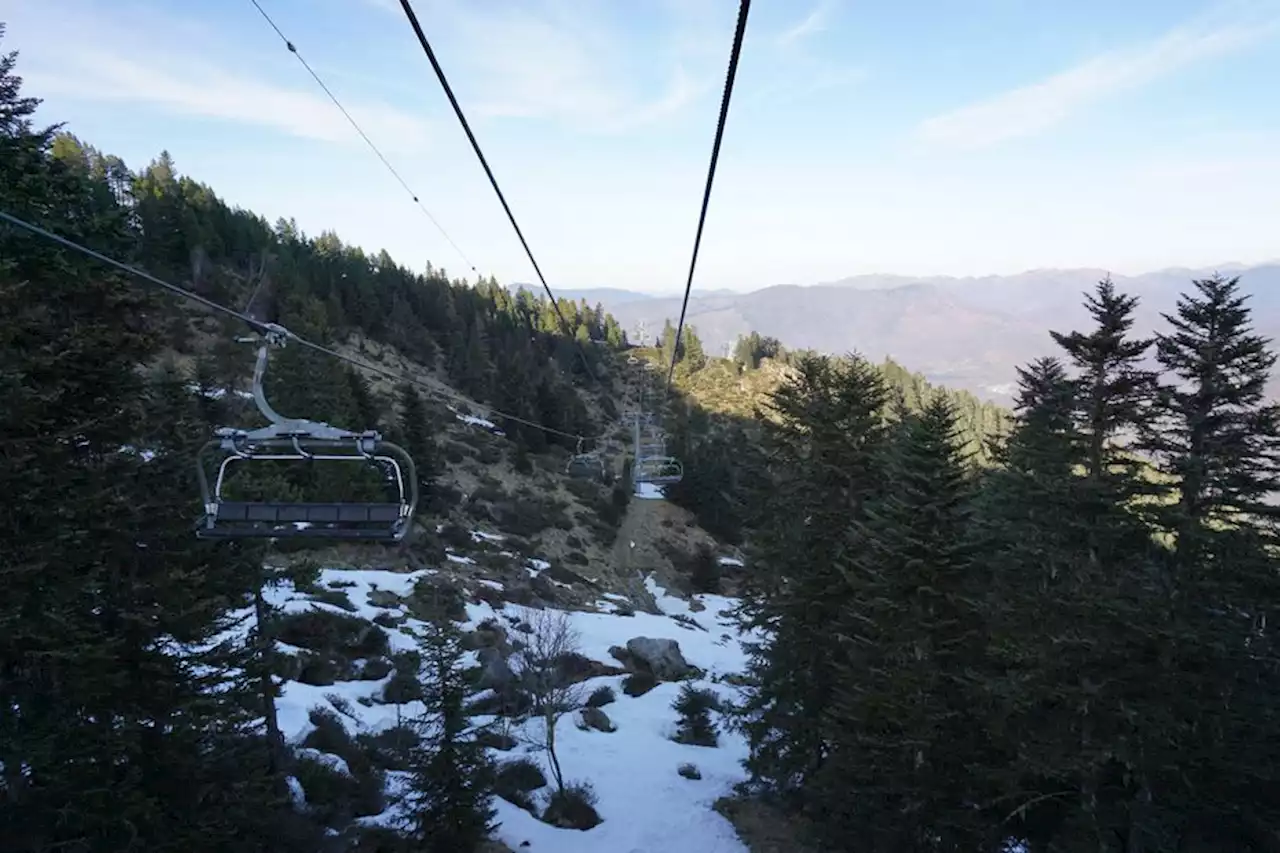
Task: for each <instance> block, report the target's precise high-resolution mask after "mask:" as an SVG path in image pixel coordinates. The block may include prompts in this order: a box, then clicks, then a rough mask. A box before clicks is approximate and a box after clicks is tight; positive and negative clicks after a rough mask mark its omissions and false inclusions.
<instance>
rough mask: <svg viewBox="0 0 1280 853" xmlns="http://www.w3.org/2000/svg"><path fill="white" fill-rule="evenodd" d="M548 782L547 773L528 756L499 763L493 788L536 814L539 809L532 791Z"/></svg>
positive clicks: (513, 803) (502, 795)
mask: <svg viewBox="0 0 1280 853" xmlns="http://www.w3.org/2000/svg"><path fill="white" fill-rule="evenodd" d="M546 784H547V777H546V774H545V773H543V772H542V768H541V767H539V766H538V765H537V763H536V762H534V761H532V760H530V759H528V758H517V759H515V760H514V761H504V762H502V763H501V764H499V765H498V774H497V778H496V781H495V783H494V789H493V790H494V793H495V794H497V795H498V796H499V797H502V799H504V800H506V801H507V802H509V803H511V804H512V805H516V806H519V807H520V808H522V809H524V810H526V811H528V812H530V813H531V814H536V813H537V809H536V807H535V806H534V803H533V797H531V796H530V792H532V791H536V790H538V789H539V788H541V787H544V786H545V785H546Z"/></svg>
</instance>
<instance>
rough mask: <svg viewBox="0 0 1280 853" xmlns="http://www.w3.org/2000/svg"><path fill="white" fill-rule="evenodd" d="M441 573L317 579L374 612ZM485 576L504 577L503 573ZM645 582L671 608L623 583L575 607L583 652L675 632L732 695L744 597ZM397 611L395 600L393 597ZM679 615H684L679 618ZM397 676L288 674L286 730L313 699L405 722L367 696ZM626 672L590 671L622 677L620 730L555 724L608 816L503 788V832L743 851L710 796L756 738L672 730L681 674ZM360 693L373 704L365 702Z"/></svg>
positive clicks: (526, 842) (476, 618)
mask: <svg viewBox="0 0 1280 853" xmlns="http://www.w3.org/2000/svg"><path fill="white" fill-rule="evenodd" d="M546 565H547V564H546V563H545V562H543V561H536V563H535V564H534V569H533V570H540V569H542V568H545V567H546ZM435 573H436V572H435V570H431V569H427V570H422V571H418V572H414V573H408V574H399V573H394V572H387V571H366V570H345V569H326V570H323V571H322V573H321V577H320V580H319V586H320V587H337V586H341V587H342V588H343V591H344V592H345V593H346V594H347V596H348V598H349V599H350V601H351V603H352V605H354V606H355V608H356V610H355V613H354V614H352V615H356V616H359V617H362V618H365V619H369V620H372V619H373V618H374V617H376V616H377V615H378V614H379V613H380V612H387V609H385V608H379V607H376V606H374V605H373V604H371V603H370V601H369V595H370V593H371V592H373V591H374V590H387V591H390V592H395V593H397V594H400V595H408V594H409V593H410V592H411V590H412V588H413V584H414V582H415V581H416V580H417V579H418V578H420V577H421V576H423V575H424V574H435ZM486 585H489V586H494V585H496V586H500V584H495V583H490V584H486ZM647 585H648V587H649V590H650V592H652V593H654V595H655V596H656V598H657V602H658V606H659V608H660V609H661V610H662V611H663V615H653V614H648V613H643V612H636V613H635V614H634V615H632V616H622V615H616V614H615V613H614V611H615V610H616V609H617V602H619V601H625V598H624V597H623V596H620V595H618V594H616V593H610V594H607V598H602V599H601V600H600V602H599V609H600V611H601V612H596V613H584V612H576V611H569V613H568V616H569V619H570V621H571V622H572V624H573V627H574V628H576V629H577V631H578V632H579V634H580V638H581V645H580V651H581V653H582V654H584V655H586V656H587V657H589V658H593V659H595V660H598V661H601V662H602V663H607V664H611V665H616V664H617V661H616V660H614V659H613V658H612V657H611V656H610V655H609V651H608V650H609V647H610V646H625V645H626V642H627V640H629V639H631V638H633V637H652V638H669V639H673V640H676V641H677V642H678V643H679V644H680V649H681V651H682V652H683V654H684V657H685V659H686V660H687V661H688V662H689V663H690V664H692V665H694V666H696V667H698V668H699V669H701V670H703V671H704V673H705V676H704V677H703V678H702V679H701V680H700V681H699V682H697V684H698V686H700V687H706V688H709V689H711V690H714V691H715V692H716V693H718V694H719V695H721V696H723V697H724V698H733V697H734V696H735V694H736V688H734V687H732V686H730V685H727V684H724V683H721V682H720V681H719V680H718V679H719V678H720V677H722V676H724V675H727V674H730V673H735V672H740V671H741V670H742V668H743V666H744V665H745V656H744V652H743V650H742V647H741V645H740V639H741V638H740V637H739V636H738V635H737V632H736V629H735V628H734V626H733V625H732V623H731V622H730V620H729V619H728V616H727V615H726V611H727V610H728V609H729V608H730V607H732V606H733V604H734V603H735V602H734V601H733V600H732V599H728V598H723V597H719V596H712V595H700V596H697V597H696V598H697V600H698V601H699V602H700V603H701V604H702V605H703V606H704V608H705V609H702V610H699V611H697V612H695V611H694V610H693V608H692V607H691V606H690V602H689V601H686V600H683V599H680V598H677V597H675V596H671V595H668V594H667V593H666V591H665V590H663V589H661V588H660V587H658V586H657V585H656V584H655V583H653V581H652V580H650V581H649V582H648V584H647ZM269 595H270V600H271V602H272V603H273V604H274V605H277V606H279V607H281V608H282V609H283V610H285V611H287V612H293V611H299V610H307V609H310V608H318V609H322V610H331V611H334V612H338V613H348V612H349V611H346V610H344V609H342V608H339V607H336V606H333V605H329V604H324V603H322V602H317V601H315V600H310V599H308V598H306V596H304V595H303V594H301V593H298V592H296V591H295V590H293V589H292V588H291V587H289V586H287V585H286V586H284V587H280V588H276V589H273V590H271V591H270V593H269ZM522 611H523V608H520V607H517V606H515V605H507V606H506V607H505V608H503V609H501V610H495V609H494V608H493V607H491V606H490V605H489V604H488V603H485V602H477V603H469V604H467V605H466V612H467V619H466V621H465V622H463V623H459V624H460V627H463V628H464V629H470V628H475V627H476V626H477V625H479V624H480V623H481V622H483V621H484V620H486V619H496V620H497V621H498V622H499V623H501V624H503V625H506V626H510V624H511V622H512V621H513V620H514V619H518V618H519V617H520V616H521V615H522ZM391 612H397V611H396V610H394V609H393V610H392V611H391ZM673 616H678V617H680V621H677V620H676V619H674V618H672V617H673ZM689 620H692V623H696V626H695V625H693V624H690V622H689ZM420 625H421V623H419V622H417V620H414V619H412V618H411V619H409V620H408V621H407V622H405V623H404V625H402V626H401V628H400V629H391V630H388V631H387V634H388V635H389V637H390V640H391V650H392V652H395V651H399V650H403V649H412V648H416V642H415V640H414V638H413V637H412V636H411V633H412V631H413V630H415V629H416V628H417V627H419V626H420ZM405 629H407V630H405ZM703 629H705V630H703ZM280 650H281V651H282V652H285V653H292V654H297V653H299V652H300V651H301V650H300V649H297V648H293V647H290V646H285V645H283V644H282V645H281V646H280ZM475 662H476V658H475V655H474V653H468V661H467V664H468V665H473V664H474V663H475ZM390 678H391V676H388V677H387V678H386V679H383V680H381V681H349V682H343V681H339V682H337V683H335V684H332V685H329V686H324V687H316V686H310V685H306V684H301V683H298V682H292V681H290V682H286V683H285V684H284V686H283V688H282V693H281V696H280V697H279V699H278V716H279V720H280V727H281V731H282V733H283V734H284V736H285V738H286V739H287V740H288V741H289V742H291V743H293V744H299V743H301V741H302V740H303V739H304V738H305V737H306V736H307V735H308V734H309V733H310V732H311V731H312V729H313V726H312V724H311V723H310V721H309V719H308V714H309V712H310V711H311V709H312V708H314V707H316V706H322V707H337V709H338V710H339V711H341V712H344V714H345V715H340V716H341V719H342V721H343V723H344V724H345V725H346V727H347V729H348V731H349V732H350V733H351V734H353V735H354V734H357V733H360V732H366V733H375V732H378V731H380V730H383V729H386V728H389V727H391V726H394V725H396V723H397V707H396V706H395V705H390V704H379V703H376V702H374V703H372V704H369V699H370V698H371V697H374V696H377V695H378V694H379V692H380V691H381V689H382V687H383V686H384V684H385V683H386V682H387V681H388V680H389V679H390ZM622 681H623V677H622V676H605V677H600V678H594V679H590V680H588V681H587V682H586V683H585V684H584V690H585V691H586V692H590V691H591V690H592V689H594V688H596V687H598V686H600V685H605V684H607V685H610V686H612V687H613V688H614V691H615V693H616V695H617V700H616V701H615V702H613V703H611V704H609V705H607V706H605V708H604V711H605V712H606V713H607V714H608V716H609V717H610V719H611V720H612V721H613V723H614V724H615V725H616V727H617V730H616V731H615V732H610V733H605V732H600V731H595V730H588V731H584V730H582V729H579V728H578V727H577V725H576V724H575V723H576V717H577V715H576V714H568V715H565V717H564V718H563V719H562V720H561V722H560V724H559V726H558V727H557V730H556V737H557V743H558V747H557V752H558V754H559V757H560V763H561V765H562V767H563V769H564V773H565V779H566V781H588V782H590V783H591V785H592V786H593V787H594V788H595V791H596V793H597V795H598V798H599V801H598V803H597V805H596V808H597V811H598V812H599V815H600V817H601V818H602V819H603V822H602V823H600V824H599V825H598V826H596V827H595V828H593V829H590V830H587V831H580V830H572V829H559V828H557V827H554V826H551V825H549V824H546V823H543V822H541V821H540V820H538V819H537V818H535V817H534V816H533V815H531V814H529V813H528V812H527V811H525V810H523V809H521V808H519V807H517V806H515V805H512V804H511V803H508V802H506V801H505V800H503V799H501V798H497V799H495V801H494V803H495V806H496V808H497V810H498V815H497V820H498V821H499V822H500V826H499V828H498V829H497V832H496V835H497V837H499V838H500V839H501V840H502V841H504V842H506V843H507V844H508V845H509V846H510V847H512V848H514V849H517V850H522V851H523V850H529V851H532V852H533V853H538V851H543V853H588V851H589V853H746V850H747V848H746V847H745V846H744V845H743V844H742V843H741V842H740V841H739V840H738V838H737V836H736V834H735V832H734V830H733V828H732V826H731V825H730V824H729V822H728V821H727V820H726V819H725V818H723V817H722V816H720V815H719V814H718V813H716V812H715V811H713V810H712V808H711V806H712V803H713V802H714V801H715V800H716V799H717V798H719V797H721V796H724V795H726V794H729V793H731V789H732V787H733V785H734V784H735V783H736V782H738V781H740V780H742V779H743V778H744V773H743V770H742V766H741V763H740V762H741V761H742V759H743V758H745V757H746V754H747V750H746V745H745V743H744V741H743V739H742V738H741V737H740V736H738V735H736V734H734V733H732V732H725V731H721V733H720V745H719V746H718V747H714V748H711V747H700V746H690V745H685V744H679V743H676V742H675V741H673V740H671V735H672V734H673V733H674V730H675V724H676V720H677V715H676V712H675V711H674V710H672V708H671V703H672V701H673V700H674V699H675V697H676V695H677V693H678V692H679V688H680V685H679V684H674V683H662V684H659V685H658V686H657V687H656V688H654V689H652V690H650V691H649V692H648V693H646V694H645V695H643V696H640V697H630V696H627V695H626V694H625V693H623V692H622V689H621V684H622ZM335 699H336V700H337V702H336V705H335V702H334V701H333V700H335ZM362 699H363V700H364V702H365V704H362V703H361V700H362ZM399 710H400V712H401V713H403V714H404V715H405V716H409V715H412V714H414V713H416V712H417V711H418V710H419V708H417V707H414V706H413V705H403V706H401V707H400V709H399ZM491 719H493V718H486V717H479V718H476V720H475V721H476V722H477V723H483V722H486V721H488V720H491ZM530 725H535V726H536V725H540V723H532V724H530ZM493 755H494V757H495V758H496V759H497V760H498V761H504V760H512V759H514V758H529V759H531V760H533V761H536V762H538V763H539V764H540V765H542V766H543V768H544V770H545V771H546V773H547V777H548V778H551V774H550V770H549V767H548V766H547V762H546V759H545V756H544V755H542V754H540V753H538V752H524V751H522V750H521V749H520V748H517V749H516V750H512V751H509V752H502V751H498V750H494V751H493ZM334 758H336V757H334ZM340 760H341V759H338V761H340ZM686 762H687V763H691V764H694V765H695V766H696V767H697V768H698V770H699V771H700V772H701V775H702V778H701V779H698V780H690V779H686V778H684V777H682V776H680V775H678V774H677V772H676V771H677V767H678V766H679V765H681V764H683V763H686ZM390 777H391V778H390V779H389V784H390V785H392V786H396V785H398V784H399V782H400V781H401V780H399V779H397V778H396V774H394V773H393V774H390ZM548 791H549V788H544V789H542V790H541V791H538V792H536V793H535V796H539V795H545V794H546V793H547V792H548ZM395 818H396V815H395V814H394V812H393V810H392V809H389V810H388V811H387V812H384V813H383V814H382V815H378V816H375V817H371V818H364V819H363V820H362V822H364V823H385V824H389V823H393V822H394V820H395Z"/></svg>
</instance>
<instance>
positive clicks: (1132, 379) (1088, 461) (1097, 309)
mask: <svg viewBox="0 0 1280 853" xmlns="http://www.w3.org/2000/svg"><path fill="white" fill-rule="evenodd" d="M1085 304H1086V307H1087V308H1088V311H1089V315H1090V316H1091V317H1092V318H1093V320H1094V322H1095V324H1096V325H1095V328H1094V330H1093V331H1092V332H1090V333H1089V334H1084V333H1082V332H1070V333H1067V334H1063V333H1061V332H1050V333H1049V334H1050V335H1051V336H1052V337H1053V339H1054V340H1055V341H1057V343H1058V345H1059V346H1061V347H1062V348H1063V349H1064V350H1065V351H1066V353H1067V355H1068V356H1069V357H1070V358H1071V361H1072V363H1073V364H1074V365H1075V367H1076V369H1077V370H1078V371H1079V375H1078V376H1077V377H1076V380H1075V385H1076V399H1077V404H1078V414H1077V417H1078V418H1079V429H1080V432H1081V435H1082V437H1083V438H1084V440H1085V441H1086V442H1087V452H1086V454H1085V466H1086V468H1085V470H1086V474H1087V475H1088V476H1089V477H1090V478H1091V479H1094V480H1102V479H1104V478H1106V477H1107V476H1108V475H1109V473H1110V470H1109V469H1110V467H1111V466H1112V465H1114V464H1116V462H1117V455H1116V453H1115V448H1114V447H1113V446H1112V442H1113V441H1114V439H1116V438H1118V437H1120V436H1121V435H1122V434H1123V433H1125V432H1128V433H1129V434H1130V437H1131V438H1132V437H1134V433H1135V430H1136V429H1137V428H1138V427H1139V426H1140V425H1141V424H1142V423H1144V422H1145V419H1146V408H1147V404H1148V403H1149V401H1150V397H1151V387H1152V386H1151V383H1152V376H1151V374H1150V372H1148V371H1146V370H1143V369H1141V367H1140V366H1139V364H1140V362H1141V359H1142V357H1143V356H1144V355H1145V353H1146V352H1147V350H1148V349H1150V348H1151V344H1152V343H1153V341H1152V339H1149V338H1147V339H1132V338H1130V337H1128V335H1129V332H1130V331H1131V330H1132V328H1133V311H1134V309H1135V308H1136V307H1137V305H1138V299H1137V297H1135V296H1126V295H1124V294H1121V293H1118V292H1117V291H1116V288H1115V284H1114V283H1112V281H1111V279H1110V278H1107V279H1103V280H1102V281H1100V282H1099V283H1098V286H1097V288H1096V290H1095V292H1094V293H1093V294H1087V295H1086V298H1085Z"/></svg>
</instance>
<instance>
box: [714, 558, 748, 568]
mask: <svg viewBox="0 0 1280 853" xmlns="http://www.w3.org/2000/svg"><path fill="white" fill-rule="evenodd" d="M716 562H718V563H719V564H720V565H722V566H737V567H738V568H742V567H743V566H745V565H746V563H744V562H742V561H741V560H739V559H738V558H737V557H721V558H720V559H719V560H717V561H716Z"/></svg>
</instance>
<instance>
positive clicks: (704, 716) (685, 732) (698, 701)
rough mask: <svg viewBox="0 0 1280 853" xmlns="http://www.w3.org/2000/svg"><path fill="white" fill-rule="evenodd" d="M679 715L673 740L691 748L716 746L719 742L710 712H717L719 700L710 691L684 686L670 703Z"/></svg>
mask: <svg viewBox="0 0 1280 853" xmlns="http://www.w3.org/2000/svg"><path fill="white" fill-rule="evenodd" d="M671 707H672V708H673V709H675V711H676V713H678V714H679V715H680V721H679V723H678V724H677V726H676V736H675V738H674V740H676V741H677V742H679V743H687V744H691V745H693V746H717V745H718V744H719V742H720V739H719V736H718V735H717V733H716V724H715V721H714V720H712V719H711V712H712V711H716V710H719V708H720V700H719V698H718V697H717V696H716V694H715V693H713V692H712V691H710V690H707V689H704V688H698V687H694V686H693V685H692V684H685V685H684V686H683V687H681V688H680V695H679V696H677V697H676V700H675V701H674V702H673V703H671Z"/></svg>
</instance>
